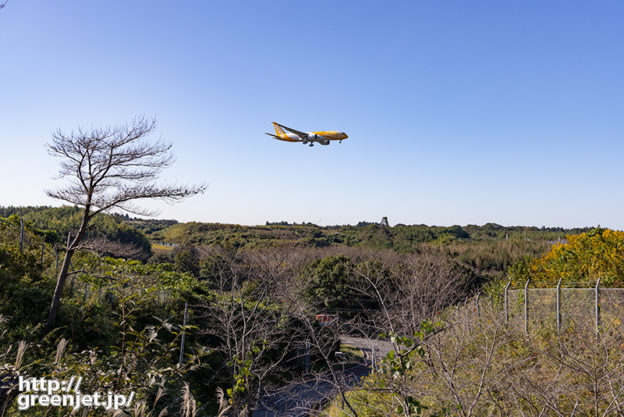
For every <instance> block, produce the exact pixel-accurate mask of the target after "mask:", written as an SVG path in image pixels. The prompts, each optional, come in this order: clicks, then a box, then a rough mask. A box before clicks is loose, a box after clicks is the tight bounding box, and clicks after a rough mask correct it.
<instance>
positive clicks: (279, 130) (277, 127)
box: [273, 122, 286, 137]
mask: <svg viewBox="0 0 624 417" xmlns="http://www.w3.org/2000/svg"><path fill="white" fill-rule="evenodd" d="M273 127H275V133H277V136H280V137H284V136H286V132H285V131H284V129H282V126H280V125H279V123H275V122H273Z"/></svg>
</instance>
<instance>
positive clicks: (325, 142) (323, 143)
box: [319, 139, 329, 145]
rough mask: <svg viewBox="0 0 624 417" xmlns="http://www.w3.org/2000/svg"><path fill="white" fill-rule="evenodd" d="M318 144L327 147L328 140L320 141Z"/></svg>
mask: <svg viewBox="0 0 624 417" xmlns="http://www.w3.org/2000/svg"><path fill="white" fill-rule="evenodd" d="M319 143H320V144H321V145H329V139H325V140H320V141H319Z"/></svg>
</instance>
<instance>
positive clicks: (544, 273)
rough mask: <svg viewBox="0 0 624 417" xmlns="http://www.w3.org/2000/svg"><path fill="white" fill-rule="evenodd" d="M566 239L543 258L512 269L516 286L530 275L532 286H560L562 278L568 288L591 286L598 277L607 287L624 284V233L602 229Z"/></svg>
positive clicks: (511, 276) (511, 272) (521, 283)
mask: <svg viewBox="0 0 624 417" xmlns="http://www.w3.org/2000/svg"><path fill="white" fill-rule="evenodd" d="M566 238H567V243H564V244H562V243H558V244H556V245H554V246H553V248H552V249H551V250H550V252H548V253H547V254H546V255H544V256H543V257H541V258H538V259H535V260H530V261H525V262H524V263H523V264H518V265H515V266H513V267H512V268H510V271H509V276H510V278H511V279H512V286H514V287H518V286H521V285H524V282H525V281H526V280H527V279H528V278H530V279H531V286H532V287H552V286H556V285H557V282H558V281H559V279H560V278H561V279H562V283H563V285H565V286H567V287H571V286H584V287H586V286H591V285H594V284H595V283H596V280H597V279H598V278H600V279H601V281H600V283H601V285H603V286H607V287H622V286H624V232H621V231H616V230H610V229H601V228H598V229H594V230H592V231H591V232H588V233H581V234H580V235H569V236H567V237H566Z"/></svg>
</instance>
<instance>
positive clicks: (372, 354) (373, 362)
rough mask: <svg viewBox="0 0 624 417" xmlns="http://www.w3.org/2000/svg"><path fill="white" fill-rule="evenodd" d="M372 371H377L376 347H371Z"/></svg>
mask: <svg viewBox="0 0 624 417" xmlns="http://www.w3.org/2000/svg"><path fill="white" fill-rule="evenodd" d="M371 372H375V348H371Z"/></svg>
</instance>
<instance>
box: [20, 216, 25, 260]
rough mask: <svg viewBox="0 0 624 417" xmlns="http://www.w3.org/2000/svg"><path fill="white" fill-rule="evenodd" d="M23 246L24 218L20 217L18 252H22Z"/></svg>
mask: <svg viewBox="0 0 624 417" xmlns="http://www.w3.org/2000/svg"><path fill="white" fill-rule="evenodd" d="M23 246H24V220H22V219H20V253H22V247H23Z"/></svg>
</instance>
